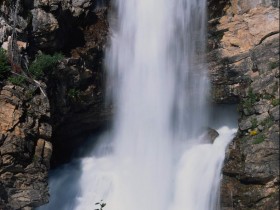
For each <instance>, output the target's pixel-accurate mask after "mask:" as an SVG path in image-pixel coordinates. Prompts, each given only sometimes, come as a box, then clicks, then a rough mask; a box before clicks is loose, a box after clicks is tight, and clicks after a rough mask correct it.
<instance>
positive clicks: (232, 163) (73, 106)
mask: <svg viewBox="0 0 280 210" xmlns="http://www.w3.org/2000/svg"><path fill="white" fill-rule="evenodd" d="M277 7H279V2H277V1H274V0H266V1H259V0H248V1H247V0H246V1H244V0H243V1H238V0H231V1H223V0H222V1H221V0H219V1H218V0H209V1H208V11H209V30H208V52H207V58H208V64H209V75H210V80H211V84H212V90H211V91H212V101H213V103H219V104H232V103H233V104H238V105H239V110H238V112H239V115H240V119H239V130H238V133H237V136H236V138H235V139H234V141H233V142H232V144H231V145H230V147H229V149H228V151H227V158H226V162H225V166H224V169H223V177H224V178H223V183H222V187H221V195H222V198H221V202H222V207H223V209H224V210H230V209H252V210H253V209H254V210H255V209H263V210H266V209H277V207H278V196H279V195H278V192H279V166H278V162H279V127H278V123H279V10H278V8H277ZM110 9H111V8H110V5H109V2H107V1H105V0H97V1H90V0H80V1H74V0H73V1H68V0H65V1H57V0H48V1H46V0H34V1H29V0H26V1H0V11H1V13H0V44H1V45H2V47H3V48H6V49H8V46H9V45H10V42H11V37H12V36H13V35H14V32H15V31H16V46H17V51H18V52H19V55H20V60H21V61H24V62H22V63H23V64H22V65H24V63H26V60H27V63H28V62H29V63H31V62H32V61H33V60H34V59H35V57H36V54H38V53H41V52H42V53H46V54H53V53H55V52H61V53H62V54H64V59H62V60H61V61H60V62H59V64H58V66H57V67H56V69H55V71H53V72H51V73H49V74H46V75H45V76H44V77H43V78H42V79H41V80H40V84H41V85H40V87H39V86H36V85H34V84H33V83H24V84H21V85H14V84H12V83H11V82H10V81H7V80H6V79H1V81H0V178H1V179H0V209H3V210H6V209H7V210H8V209H26V210H27V209H33V208H34V207H37V206H40V205H43V204H44V203H46V202H48V197H49V195H48V186H47V177H48V170H49V168H50V166H51V167H55V166H59V165H60V164H61V163H64V162H67V161H68V160H69V158H70V157H71V155H72V153H73V151H75V149H76V148H77V147H78V146H79V145H80V144H82V142H83V139H84V137H85V136H87V135H88V134H89V133H91V132H98V131H100V130H102V129H104V128H106V127H108V126H110V119H111V116H112V107H111V106H105V104H104V87H105V85H106V84H105V77H106V74H105V73H104V65H103V59H104V51H105V48H106V44H107V43H108V42H107V38H108V36H110V32H109V25H108V20H107V18H108V17H107V14H108V11H109V10H110ZM13 14H16V16H15V15H13ZM0 78H1V77H0ZM40 88H41V89H40ZM44 92H45V93H46V96H45V95H44ZM51 157H52V158H51Z"/></svg>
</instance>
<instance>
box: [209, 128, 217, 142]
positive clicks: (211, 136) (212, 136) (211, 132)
mask: <svg viewBox="0 0 280 210" xmlns="http://www.w3.org/2000/svg"><path fill="white" fill-rule="evenodd" d="M207 136H208V138H209V139H210V141H211V142H212V143H213V142H214V141H215V139H216V138H217V137H218V136H219V133H218V131H216V130H215V129H213V128H208V129H207Z"/></svg>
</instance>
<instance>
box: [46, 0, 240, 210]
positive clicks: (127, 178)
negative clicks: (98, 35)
mask: <svg viewBox="0 0 280 210" xmlns="http://www.w3.org/2000/svg"><path fill="white" fill-rule="evenodd" d="M115 9H116V11H117V24H115V25H112V27H113V29H112V30H113V31H112V32H113V33H112V34H113V35H112V39H111V42H110V48H109V49H108V51H107V57H106V66H107V69H108V75H109V79H108V95H110V96H109V97H110V99H111V101H113V103H114V105H115V107H116V115H115V118H114V122H113V129H112V130H111V131H110V132H109V133H108V134H104V136H102V137H101V138H100V140H99V141H100V144H99V145H98V146H97V147H95V148H94V149H93V150H92V152H91V153H90V154H89V155H87V156H86V157H85V158H83V159H82V160H81V162H80V163H78V166H76V165H75V164H74V166H73V164H72V166H71V165H70V166H68V167H66V169H61V170H60V171H57V172H55V174H54V176H53V177H54V178H53V179H51V182H50V186H51V195H52V196H53V199H52V200H51V203H50V204H49V205H47V206H46V207H44V209H61V210H62V209H67V210H69V209H76V210H90V209H94V207H95V206H94V203H95V202H98V201H100V200H104V202H106V203H107V205H106V207H105V208H104V209H105V210H106V209H108V210H216V209H218V208H219V207H218V197H219V196H218V195H219V183H220V170H221V167H222V163H223V160H224V154H225V149H226V146H227V144H228V143H229V142H230V140H231V139H232V137H233V133H234V132H235V129H232V128H229V127H225V126H224V127H223V126H220V127H219V128H218V132H219V133H220V136H219V137H218V138H217V139H216V141H215V142H214V143H213V144H212V143H211V142H210V140H209V139H208V136H207V135H205V131H206V130H207V126H209V104H208V105H207V103H206V101H207V97H208V90H209V82H208V79H207V67H206V65H205V60H204V49H205V34H206V32H205V23H206V1H205V0H199V1H198V0H172V1H170V0H152V1H151V0H141V1H140V0H118V1H117V2H115ZM211 122H212V121H211ZM211 124H212V123H211ZM210 126H213V125H210ZM67 174H68V175H67ZM69 186H71V187H69ZM62 188H63V190H64V191H66V193H67V195H68V196H65V195H63V191H62ZM58 197H59V199H58Z"/></svg>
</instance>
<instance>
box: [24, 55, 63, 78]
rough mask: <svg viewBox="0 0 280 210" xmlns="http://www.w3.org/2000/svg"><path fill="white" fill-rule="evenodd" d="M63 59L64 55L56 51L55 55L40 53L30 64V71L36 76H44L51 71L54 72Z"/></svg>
mask: <svg viewBox="0 0 280 210" xmlns="http://www.w3.org/2000/svg"><path fill="white" fill-rule="evenodd" d="M61 59H63V55H62V54H59V53H55V54H54V55H46V54H40V55H38V56H37V57H36V59H35V60H34V61H33V62H32V63H31V65H30V66H29V72H30V73H31V74H32V75H33V76H34V77H35V78H36V79H42V77H43V76H44V75H45V74H46V73H49V72H52V71H53V70H54V68H55V67H56V65H57V63H58V61H59V60H61Z"/></svg>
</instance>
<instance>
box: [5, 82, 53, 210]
mask: <svg viewBox="0 0 280 210" xmlns="http://www.w3.org/2000/svg"><path fill="white" fill-rule="evenodd" d="M35 91H36V90H34V93H32V92H29V91H27V90H25V89H23V88H20V87H17V86H4V87H3V88H0V177H1V179H0V189H1V193H0V195H1V197H0V208H1V209H28V207H36V206H40V205H41V204H42V203H45V202H47V201H48V187H47V172H48V169H49V167H50V158H51V154H52V144H51V142H50V141H49V140H50V138H51V135H52V127H51V125H50V124H49V123H48V121H49V119H50V107H49V102H48V99H47V98H46V97H44V96H43V95H40V94H36V93H35ZM34 149H35V151H34Z"/></svg>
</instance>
